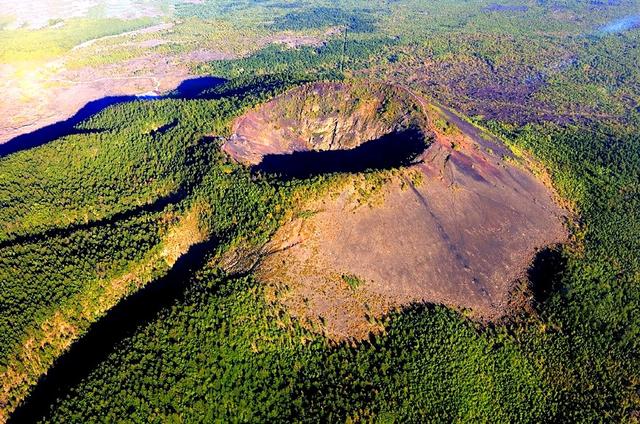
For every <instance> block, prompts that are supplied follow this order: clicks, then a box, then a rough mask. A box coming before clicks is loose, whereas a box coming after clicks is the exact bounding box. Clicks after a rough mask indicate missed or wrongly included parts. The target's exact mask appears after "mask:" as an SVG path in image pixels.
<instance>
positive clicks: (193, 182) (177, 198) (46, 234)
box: [0, 121, 216, 249]
mask: <svg viewBox="0 0 640 424" xmlns="http://www.w3.org/2000/svg"><path fill="white" fill-rule="evenodd" d="M174 122H175V124H174V123H170V124H167V125H165V126H164V127H167V128H172V127H173V126H175V125H177V121H174ZM164 127H161V128H160V129H158V130H156V131H157V132H159V131H161V130H162V128H164ZM215 141H216V140H215V138H213V137H203V138H202V140H201V141H200V143H198V144H197V145H194V146H191V147H190V148H189V150H188V152H189V153H187V155H186V156H187V158H188V161H187V163H185V164H184V166H185V168H189V167H190V165H191V163H189V162H191V161H192V160H193V158H194V157H196V154H195V150H196V149H198V148H199V147H200V146H201V145H202V144H207V143H213V142H215ZM196 169H197V167H196ZM205 174H206V170H203V171H199V172H198V173H197V174H193V175H192V176H191V178H190V179H189V181H188V182H186V183H182V184H181V185H180V187H179V188H178V189H177V190H176V191H174V192H173V193H170V194H169V195H168V196H164V197H160V198H157V199H156V200H154V201H153V202H151V203H148V204H146V205H141V206H137V207H133V208H131V209H126V210H123V211H121V212H117V213H115V214H113V215H110V216H105V217H103V218H101V219H97V220H95V221H89V222H81V223H71V224H67V225H65V226H64V227H59V226H54V227H51V228H46V229H39V230H36V231H35V232H32V233H28V234H12V235H9V236H7V239H5V240H0V249H3V248H6V247H9V246H14V245H17V244H22V243H35V242H38V241H42V240H46V239H48V238H52V237H68V236H70V235H71V234H73V233H75V232H76V231H82V230H90V229H92V228H97V227H101V226H103V225H109V224H116V223H117V222H119V221H126V220H128V219H131V218H133V217H135V216H138V215H141V214H143V213H155V212H161V211H163V210H164V209H165V208H166V207H167V206H169V205H172V204H173V205H175V204H178V203H180V202H181V201H183V200H184V199H185V198H186V197H187V196H188V195H189V194H191V189H192V188H193V187H196V186H198V185H199V184H200V182H201V181H202V178H203V176H204V175H205ZM59 225H63V224H59Z"/></svg>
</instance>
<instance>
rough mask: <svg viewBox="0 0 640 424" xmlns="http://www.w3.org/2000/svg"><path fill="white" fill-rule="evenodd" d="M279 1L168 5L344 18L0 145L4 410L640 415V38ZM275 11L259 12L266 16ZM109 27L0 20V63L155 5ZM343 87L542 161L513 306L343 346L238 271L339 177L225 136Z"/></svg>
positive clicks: (302, 18) (170, 414)
mask: <svg viewBox="0 0 640 424" xmlns="http://www.w3.org/2000/svg"><path fill="white" fill-rule="evenodd" d="M254 3H255V4H254ZM280 3H282V2H278V4H276V5H274V4H273V2H258V1H256V2H238V3H237V4H234V5H232V4H226V3H225V2H223V4H220V5H218V4H216V5H212V2H203V3H201V4H200V3H199V2H193V3H189V2H185V3H181V4H179V5H177V6H176V14H177V16H178V17H179V18H180V19H201V20H206V19H213V18H214V17H215V18H216V19H219V18H220V17H221V16H223V17H224V16H230V17H234V16H238V15H239V14H242V13H248V12H246V11H247V10H250V9H251V8H252V7H256V8H259V11H260V12H256V16H257V17H256V16H253V17H252V18H255V19H256V20H257V21H260V22H262V23H261V24H260V25H262V26H260V30H265V31H267V30H268V31H274V32H279V31H305V30H318V29H321V30H324V29H327V28H331V27H339V28H340V32H339V33H337V35H335V36H334V37H330V38H329V39H327V40H326V41H324V42H322V43H320V44H317V45H302V46H297V47H295V48H290V47H287V46H285V45H281V44H268V45H265V46H261V48H260V49H258V50H257V51H255V52H251V53H250V54H246V55H242V56H239V57H236V58H233V59H228V60H212V61H206V62H203V63H199V64H197V65H194V66H193V67H192V68H191V69H190V71H192V72H193V73H195V74H198V75H206V76H216V77H221V78H225V79H226V80H225V82H224V83H223V84H221V85H219V86H217V87H214V88H210V89H207V90H204V91H202V92H200V93H199V94H198V95H195V96H191V97H189V98H185V97H180V96H179V94H177V95H174V96H165V97H162V98H159V99H157V100H142V99H141V100H139V101H133V102H127V103H122V104H117V105H114V106H111V107H108V108H106V109H105V110H103V111H102V112H100V113H98V114H96V115H94V116H92V117H90V118H88V119H86V120H84V121H83V122H81V123H80V124H78V125H76V127H75V129H74V132H73V134H69V135H66V136H64V137H61V138H59V139H57V140H54V141H52V142H50V143H47V144H45V145H42V146H40V147H36V148H32V149H27V150H23V151H19V152H17V153H13V154H10V155H7V156H5V157H2V158H0V385H2V389H3V393H4V394H0V411H7V412H6V417H8V421H9V422H56V423H59V422H97V421H100V422H145V423H146V422H153V423H165V422H171V423H174V422H175V423H178V422H273V421H277V422H345V423H360V422H379V423H405V422H453V421H455V422H637V421H638V419H640V391H639V390H640V178H639V176H640V108H639V107H638V104H640V103H639V102H640V72H639V70H638V66H637V63H638V60H640V50H639V49H638V42H639V41H640V31H638V30H637V29H634V30H631V31H628V32H624V33H604V32H602V31H600V32H598V31H597V30H593V31H591V32H588V33H587V32H586V31H585V32H584V33H581V34H577V33H572V32H571V31H572V30H573V28H574V27H573V26H572V25H571V24H567V23H559V22H561V21H553V22H551V21H548V15H547V6H545V5H544V3H547V2H523V3H526V4H527V6H525V7H524V8H523V7H520V8H518V7H516V8H514V7H515V6H514V4H515V3H514V2H511V3H509V4H508V5H506V2H500V4H501V5H502V6H501V7H498V6H495V5H494V6H495V7H488V8H487V9H478V10H479V11H478V10H476V11H474V12H473V13H472V12H469V11H468V9H465V8H464V7H463V5H452V4H451V3H452V2H450V1H446V2H443V3H446V5H445V6H446V7H445V6H443V7H444V9H446V11H447V13H444V12H442V13H441V14H440V15H438V16H439V19H438V20H437V22H435V23H433V25H424V24H423V23H420V22H417V21H415V20H414V21H411V20H410V19H409V18H408V17H407V16H411V15H412V14H415V13H418V11H420V13H422V12H424V14H425V15H426V16H429V13H434V14H435V13H438V12H435V11H434V10H435V8H436V4H435V3H434V4H429V5H423V6H421V5H420V4H418V2H414V1H408V2H400V3H403V4H404V6H403V8H401V10H402V14H400V12H396V11H395V9H394V4H395V3H397V2H396V1H384V2H379V3H380V8H381V11H376V10H374V8H375V6H376V5H377V3H372V4H371V5H369V6H366V5H365V6H363V2H347V3H348V5H344V6H341V5H340V4H339V3H337V2H334V1H329V2H321V3H322V5H320V6H313V7H290V6H287V4H289V3H282V4H280ZM294 3H296V2H294ZM436 3H437V2H436ZM482 3H483V4H484V2H482ZM503 3H505V4H503ZM512 3H513V4H512ZM587 3H589V4H590V5H587ZM600 3H602V2H580V1H572V2H567V5H565V6H563V7H562V8H561V7H560V6H558V10H559V11H558V12H557V14H560V13H565V12H566V10H565V9H567V10H569V11H570V12H573V13H574V14H578V15H579V14H580V13H583V12H584V11H585V10H591V9H590V8H598V7H601V8H602V10H604V12H602V14H600V15H598V14H596V13H594V14H589V15H588V17H586V18H585V19H584V20H581V21H580V25H584V26H585V27H586V26H588V25H591V27H590V28H599V27H600V26H601V25H603V24H604V22H601V21H604V20H608V19H609V14H610V13H612V12H609V10H610V9H608V8H607V7H608V6H598V5H600ZM619 3H621V4H622V6H621V7H623V8H624V10H625V11H626V10H633V7H634V5H636V4H637V3H634V2H631V1H626V2H625V1H622V2H619ZM354 4H355V5H356V6H354ZM368 7H370V9H369V8H368ZM549 7H551V6H549ZM505 8H506V9H505ZM272 9H273V10H277V11H278V13H276V14H275V18H273V19H270V20H261V19H258V18H261V17H264V16H265V15H267V13H268V11H269V10H272ZM265 10H266V11H267V12H265ZM474 10H475V9H474ZM554 10H555V9H554ZM598 10H600V9H598ZM243 11H244V12H243ZM554 13H555V12H554ZM567 13H568V12H567ZM419 16H423V15H419ZM554 16H555V15H554ZM562 16H564V15H562ZM527 20H528V21H527ZM263 21H264V22H263ZM523 21H527V22H529V23H535V24H536V25H537V24H539V25H538V26H536V25H533V24H531V25H522V22H523ZM547 21H548V22H547ZM116 22H117V25H115V24H114V25H115V26H112V23H111V22H110V21H100V22H99V25H98V24H96V25H93V24H92V25H89V26H90V30H85V29H84V28H85V27H84V26H83V25H84V24H83V22H82V21H78V22H76V23H75V24H74V25H78V26H79V28H80V29H78V28H75V27H74V28H69V32H70V33H71V32H72V33H73V34H74V35H73V37H71V36H69V35H68V34H60V35H56V36H55V37H54V36H49V35H48V34H47V33H46V32H45V33H43V34H39V35H34V34H32V33H29V38H28V39H27V40H26V41H25V42H24V44H16V43H18V42H17V41H16V40H18V38H17V37H15V34H13V35H5V34H4V33H3V32H2V31H0V44H1V45H3V46H5V47H7V48H3V49H1V50H0V58H3V59H7V61H9V60H11V61H14V60H15V61H21V60H22V56H21V55H22V54H27V53H28V52H27V50H29V49H32V50H33V51H34V52H36V53H37V55H38V56H40V55H45V56H46V54H45V53H42V51H41V50H40V49H41V47H42V46H41V44H42V43H44V42H46V43H47V44H46V46H50V47H47V48H48V49H49V48H50V49H51V55H54V54H56V52H59V51H65V50H68V49H70V48H71V47H72V46H73V45H76V44H77V43H78V42H83V41H86V40H89V39H92V38H94V37H97V36H105V35H111V34H112V33H118V32H123V31H126V30H132V29H136V28H140V27H142V26H145V25H148V24H149V23H150V22H151V21H150V20H148V19H140V20H132V21H119V20H117V21H116ZM153 22H155V21H153ZM411 22H412V23H411ZM562 22H564V21H562ZM576 25H577V24H576ZM0 26H1V25H0ZM265 28H266V29H265ZM536 28H537V29H536ZM579 29H580V31H583V28H582V27H580V28H579ZM19 31H23V30H19ZM24 31H26V30H24ZM543 31H546V32H543ZM576 31H577V30H576ZM453 32H455V36H452V33H453ZM79 33H84V34H85V35H83V36H82V37H80V36H79V35H78V34H79ZM40 36H42V37H43V38H44V40H45V41H42V39H41V38H40ZM58 36H59V37H60V38H58ZM70 37H71V38H70ZM3 40H5V41H7V43H3ZM172 48H174V47H168V49H172ZM175 48H176V49H178V48H179V47H175ZM25 49H26V50H25ZM25 52H26V53H25ZM47 54H49V53H47ZM345 78H355V79H361V80H364V81H367V80H372V81H389V82H394V83H398V84H401V85H402V86H403V87H405V86H406V87H407V88H410V89H413V90H415V91H416V92H419V93H421V94H424V95H425V97H427V98H428V99H429V100H432V101H434V102H437V103H440V104H443V105H446V106H447V107H451V108H453V109H455V110H458V111H460V113H461V114H463V115H464V116H468V118H465V119H466V120H467V121H468V122H469V123H472V124H474V125H477V126H479V127H482V128H486V129H488V130H489V131H491V133H493V134H495V135H497V136H498V137H499V138H500V139H501V140H502V141H503V142H504V143H505V144H506V145H507V146H508V147H509V148H510V149H511V150H512V151H513V152H515V153H516V154H518V155H521V156H522V157H527V158H528V157H531V158H534V159H535V161H539V163H540V164H541V165H542V166H543V167H544V169H545V171H546V172H548V175H549V176H550V182H551V183H552V184H553V187H554V188H555V190H556V191H557V193H558V196H559V197H560V198H561V199H562V200H563V202H565V203H566V205H569V206H570V208H571V211H572V214H573V219H572V220H569V221H568V222H567V223H566V225H567V227H568V229H569V232H570V239H569V241H568V242H567V243H566V244H564V245H560V246H553V247H552V248H551V249H550V250H549V251H547V253H548V254H549V256H548V257H542V256H540V257H538V259H539V260H540V261H541V265H540V264H538V265H540V267H539V268H538V269H537V271H538V272H540V275H537V274H535V273H534V271H536V269H534V267H533V266H532V268H531V269H530V273H529V275H527V277H528V279H529V285H528V286H527V287H525V288H524V290H525V292H526V296H528V300H529V303H528V305H527V307H525V308H521V309H518V310H516V312H515V313H513V314H512V315H510V316H508V317H506V318H504V319H501V320H499V321H496V322H481V321H477V320H473V319H470V318H468V317H467V316H466V314H465V313H464V311H462V312H461V311H458V310H455V309H452V308H448V307H446V306H443V305H432V304H421V303H419V304H412V305H410V306H408V307H406V308H403V309H401V310H397V311H394V312H392V313H390V314H389V315H387V316H385V317H384V318H383V321H382V324H383V328H384V330H383V331H382V332H380V333H378V334H372V335H370V337H369V338H368V339H367V340H363V341H344V342H340V343H336V342H332V341H330V340H328V339H327V338H325V337H324V336H323V335H322V334H321V333H322V332H321V330H320V331H311V330H309V328H308V327H305V326H304V325H302V324H301V323H300V322H298V320H297V319H296V318H294V317H293V316H292V315H291V314H290V312H289V311H288V310H287V309H286V308H285V307H284V306H283V305H281V304H279V303H277V302H273V301H272V300H271V299H270V298H269V297H268V296H267V295H266V294H265V288H264V286H263V285H262V284H261V283H260V281H259V280H258V279H257V278H256V276H255V275H254V267H253V265H255V262H256V261H258V260H259V259H260V255H261V254H262V253H263V252H262V250H261V249H262V247H263V246H264V244H265V243H266V242H267V241H268V240H269V239H270V238H271V237H272V236H273V234H274V232H275V231H276V230H277V229H278V228H279V227H280V226H281V225H282V224H283V223H284V222H286V221H287V220H289V219H291V217H292V216H297V215H299V214H303V213H305V212H306V211H303V210H300V209H299V205H300V199H308V198H313V197H314V196H319V195H320V194H323V193H327V192H330V191H331V190H332V188H333V187H335V186H336V185H337V184H339V183H340V181H342V180H341V178H343V177H344V175H340V174H327V175H321V176H315V177H310V178H304V179H296V178H293V179H290V180H282V179H278V178H274V177H273V176H269V175H263V174H260V173H255V172H252V170H251V169H249V168H248V167H246V166H244V165H241V164H239V163H236V162H234V161H233V160H231V159H230V158H229V157H228V156H227V155H226V154H225V153H224V152H223V151H222V150H221V144H222V143H223V142H224V139H225V137H228V136H229V135H230V134H231V125H232V123H233V121H234V120H235V119H236V118H237V117H239V116H241V115H242V114H243V113H244V112H246V111H247V110H249V109H250V108H252V107H254V106H256V105H258V104H262V103H264V102H265V101H267V100H269V99H272V98H273V97H275V96H276V95H278V94H281V93H283V92H285V91H286V90H288V89H290V88H292V87H296V86H299V85H301V84H304V83H307V82H311V81H339V80H343V79H345ZM487 87H488V88H487ZM436 124H438V123H436ZM440 127H441V129H443V132H446V130H448V129H449V127H448V124H447V123H446V122H442V123H440ZM382 172H383V171H374V170H370V171H367V173H368V174H369V175H368V176H370V177H371V178H370V179H369V180H368V181H374V182H379V181H384V178H382V177H380V176H382ZM376 177H380V178H378V179H377V178H376ZM380 184H382V182H380ZM230 261H231V262H233V266H230V265H229V262H230ZM342 278H343V279H344V281H345V283H346V284H348V285H349V287H351V288H353V289H355V288H357V287H358V286H359V285H361V284H364V283H363V282H362V281H361V280H360V279H359V278H358V277H357V276H355V275H351V274H344V275H343V276H342ZM128 314H129V315H128ZM127 317H130V319H128V318H127ZM114 323H115V324H114ZM109 326H111V327H109ZM101 339H102V341H101ZM83 341H84V342H83ZM92 345H94V346H93V347H92ZM34 364H35V365H34ZM76 365H77V366H76ZM47 372H49V375H48V377H42V375H44V374H47ZM4 417H5V415H4V414H0V422H2V419H3V418H4Z"/></svg>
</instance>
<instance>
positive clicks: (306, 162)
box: [252, 128, 427, 180]
mask: <svg viewBox="0 0 640 424" xmlns="http://www.w3.org/2000/svg"><path fill="white" fill-rule="evenodd" d="M426 147H427V142H426V140H425V136H424V133H423V132H422V131H421V130H420V129H418V128H409V129H405V130H402V131H398V132H395V133H390V134H387V135H384V136H382V137H381V138H379V139H377V140H373V141H368V142H366V143H363V144H361V145H360V146H358V147H355V148H353V149H346V150H323V151H304V152H293V153H289V154H278V155H266V156H265V157H264V158H263V159H262V162H260V163H259V164H258V165H255V166H254V167H253V168H252V170H253V171H254V172H262V173H265V174H272V175H275V176H277V177H278V178H281V179H285V180H287V179H291V178H309V177H313V176H316V175H322V174H331V173H335V172H364V171H367V170H372V169H391V168H397V167H400V166H408V165H410V164H411V163H413V162H414V161H415V159H416V158H417V157H418V156H419V155H420V154H421V153H422V152H424V150H425V148H426Z"/></svg>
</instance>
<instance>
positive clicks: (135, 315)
mask: <svg viewBox="0 0 640 424" xmlns="http://www.w3.org/2000/svg"><path fill="white" fill-rule="evenodd" d="M216 245H217V241H216V240H210V241H207V242H205V243H201V244H198V245H195V246H192V247H191V249H189V251H188V252H187V253H186V254H184V255H183V256H182V257H180V259H178V261H177V262H176V264H175V265H174V266H173V268H172V269H171V270H170V271H169V272H168V273H167V274H166V275H165V276H164V277H161V278H159V279H157V280H155V281H153V282H151V283H149V284H147V285H146V286H145V287H143V288H141V289H140V290H138V291H137V292H135V293H134V294H132V295H131V296H129V297H127V298H126V299H124V300H122V301H120V302H119V303H118V304H117V305H116V306H115V307H113V308H112V309H111V310H110V311H109V312H108V313H107V314H106V315H105V316H104V317H103V318H102V319H100V320H99V321H97V322H96V323H94V324H93V325H92V326H91V327H90V328H89V330H88V331H87V333H86V334H85V335H83V336H82V337H81V338H80V339H79V340H78V341H76V342H75V343H73V344H72V345H71V348H70V349H69V350H68V351H67V352H66V353H64V354H63V355H62V356H60V357H59V358H58V359H57V360H56V361H55V363H54V365H53V366H52V367H51V369H50V370H49V371H48V373H47V374H46V375H44V376H42V377H41V378H40V380H39V381H38V383H37V384H36V385H35V386H34V388H33V390H32V392H31V393H30V394H29V396H28V397H27V398H26V399H25V400H24V401H23V402H22V404H21V405H20V406H19V407H18V408H17V409H16V410H15V411H14V412H13V414H11V416H10V418H9V421H8V422H9V423H25V422H36V421H38V420H40V419H42V418H43V416H44V415H45V414H46V413H47V411H48V410H49V407H50V405H52V404H53V403H54V402H55V401H56V399H58V398H59V397H60V396H62V395H64V394H65V393H67V392H68V391H69V390H70V389H71V388H72V387H74V386H75V385H77V384H78V383H79V382H80V381H81V380H82V379H83V378H84V377H86V376H87V375H88V374H89V373H90V372H91V370H93V369H95V368H96V367H97V366H98V365H99V364H100V362H102V361H103V360H105V359H106V358H107V357H108V355H109V353H110V352H112V351H113V350H114V348H115V346H117V345H118V343H120V342H121V341H122V340H124V339H125V338H127V337H129V336H131V335H133V334H134V333H135V331H136V329H138V328H139V327H140V326H144V325H145V324H148V323H149V322H151V321H152V320H153V319H154V318H155V317H156V316H157V314H158V313H159V312H160V311H161V310H162V309H164V308H167V307H169V306H171V305H172V304H173V303H175V301H176V300H177V299H180V298H181V297H182V296H183V295H184V293H185V290H186V289H187V288H188V284H187V283H188V281H189V279H190V278H191V277H192V276H193V274H194V272H195V271H197V270H198V269H201V268H202V267H203V266H204V265H205V264H206V262H207V260H208V259H209V257H210V255H209V253H210V252H212V251H213V250H214V248H215V247H216Z"/></svg>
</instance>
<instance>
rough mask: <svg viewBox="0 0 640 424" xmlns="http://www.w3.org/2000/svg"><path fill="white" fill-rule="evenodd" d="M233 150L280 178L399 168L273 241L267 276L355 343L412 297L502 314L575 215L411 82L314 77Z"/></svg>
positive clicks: (293, 302)
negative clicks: (370, 199) (371, 198)
mask: <svg viewBox="0 0 640 424" xmlns="http://www.w3.org/2000/svg"><path fill="white" fill-rule="evenodd" d="M223 149H224V150H225V151H226V152H227V153H228V154H229V155H231V156H232V157H233V158H234V159H235V160H237V161H239V162H241V163H244V164H246V165H248V166H251V167H252V168H253V169H255V170H260V171H264V172H270V173H274V174H278V175H280V176H282V177H283V178H289V177H305V176H310V175H314V174H317V173H323V172H340V171H348V172H359V171H363V170H366V169H388V168H395V169H397V171H396V172H393V173H392V177H391V178H388V179H386V180H385V181H386V183H385V185H384V187H382V188H381V192H382V196H381V200H380V201H377V202H375V204H366V203H365V204H363V203H362V201H361V199H360V198H359V196H360V193H362V190H361V189H362V187H361V185H362V184H365V183H364V181H366V179H363V178H358V175H359V174H357V173H356V174H352V178H351V180H349V181H350V183H349V184H343V185H341V186H340V187H339V188H338V192H337V193H333V194H332V195H326V196H321V198H314V199H309V200H308V201H306V203H305V204H303V205H301V206H300V210H301V211H305V213H300V214H298V215H296V216H294V217H292V218H291V219H290V220H289V221H288V222H286V223H285V224H284V225H283V226H282V227H281V228H280V229H279V230H278V231H277V232H276V234H275V235H274V236H273V238H272V240H271V241H270V242H269V244H268V245H267V246H266V248H265V250H266V251H267V252H270V253H268V254H267V255H266V257H265V258H264V259H263V260H262V262H261V263H260V265H259V268H258V271H257V277H258V278H259V279H260V280H261V281H263V282H264V283H265V284H266V287H267V293H268V294H269V296H270V297H271V298H272V299H274V300H275V301H277V302H280V303H282V304H284V305H285V306H287V307H288V309H289V311H290V313H291V314H292V315H294V316H296V317H298V318H299V319H300V321H301V322H302V323H303V324H305V325H307V326H308V327H309V328H312V329H315V330H318V329H319V330H320V331H322V332H323V333H324V334H325V335H326V336H327V337H329V338H330V339H333V340H336V341H340V340H348V339H351V340H355V339H362V338H366V337H368V335H369V334H370V333H371V332H372V331H376V330H378V329H380V324H379V320H378V319H379V318H381V317H382V316H383V315H385V314H387V313H389V312H390V311H392V310H394V309H397V308H401V307H403V306H406V305H409V304H412V303H423V302H427V303H435V304H444V305H447V306H450V307H454V308H457V309H459V310H465V311H467V313H468V314H469V315H470V316H472V317H475V318H479V319H483V320H495V319H498V318H500V317H502V316H503V315H505V314H506V313H507V312H508V311H509V308H510V306H509V305H510V302H511V292H512V290H513V287H514V284H515V282H517V281H521V280H522V279H523V278H525V277H526V273H527V269H528V268H529V266H530V264H531V263H532V261H533V259H534V257H535V255H536V253H537V252H538V251H540V250H542V249H544V248H545V247H547V246H549V245H553V244H557V243H562V242H564V241H566V239H567V236H568V235H567V231H566V229H565V227H564V225H563V222H564V220H565V218H566V215H567V211H566V210H564V209H563V208H562V207H561V206H559V205H558V203H557V202H556V199H555V196H554V193H553V191H552V189H551V188H550V187H548V186H547V185H545V184H543V183H542V182H541V181H540V180H539V179H538V178H536V176H535V175H534V174H533V172H532V171H531V170H530V169H529V168H528V166H527V163H526V162H525V161H522V160H519V159H518V158H516V157H515V156H514V155H513V154H512V153H511V152H510V151H509V150H508V149H507V148H506V147H505V146H504V145H503V144H502V142H501V141H500V140H499V139H497V138H496V137H494V136H493V135H491V134H489V133H487V132H486V131H483V130H481V129H479V128H477V127H475V126H473V125H471V124H469V123H467V122H466V121H464V120H462V119H460V118H459V117H458V116H457V115H455V114H454V113H452V112H451V111H448V110H446V109H442V108H439V107H436V106H434V105H431V104H429V103H427V102H426V101H425V100H424V99H422V98H421V97H419V96H417V95H415V94H413V93H411V92H409V91H407V90H404V89H402V88H399V87H396V86H391V85H383V84H372V83H368V82H367V83H364V82H362V81H357V82H346V83H325V82H319V83H312V84H307V85H304V86H301V87H297V88H294V89H292V90H290V91H288V92H287V93H284V94H282V95H280V96H278V97H276V98H275V99H272V100H271V101H269V102H267V103H265V104H263V105H260V106H258V107H256V108H254V109H253V110H251V111H249V112H247V113H246V114H245V115H243V116H242V117H240V118H238V119H237V120H236V122H235V123H234V125H233V135H232V136H231V137H230V138H229V139H228V140H227V142H226V143H225V144H224V145H223Z"/></svg>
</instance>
